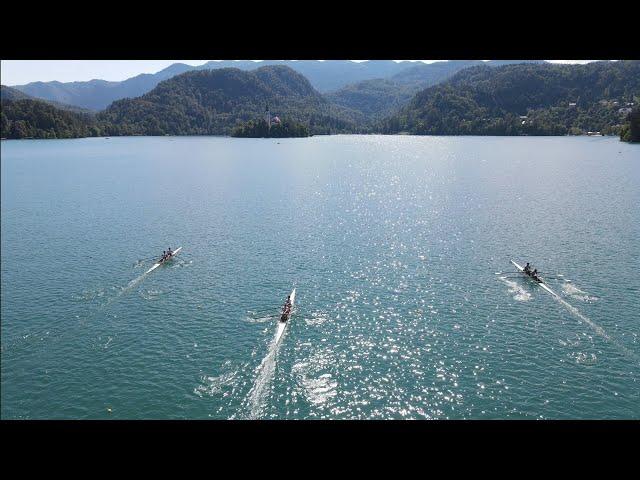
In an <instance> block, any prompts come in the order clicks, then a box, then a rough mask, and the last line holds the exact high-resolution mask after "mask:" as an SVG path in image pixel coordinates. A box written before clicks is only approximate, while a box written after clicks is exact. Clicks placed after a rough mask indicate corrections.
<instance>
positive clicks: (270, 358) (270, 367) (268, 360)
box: [246, 333, 280, 420]
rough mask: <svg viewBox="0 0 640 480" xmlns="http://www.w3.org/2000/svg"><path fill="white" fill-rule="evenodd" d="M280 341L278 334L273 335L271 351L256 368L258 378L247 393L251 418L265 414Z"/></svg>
mask: <svg viewBox="0 0 640 480" xmlns="http://www.w3.org/2000/svg"><path fill="white" fill-rule="evenodd" d="M279 345H280V343H279V342H278V341H277V333H276V336H274V337H273V340H272V341H271V344H270V345H269V352H268V353H267V355H266V356H265V357H264V358H263V359H262V362H261V363H260V365H258V367H257V368H256V379H255V381H254V383H253V386H252V387H251V390H249V394H248V395H247V402H246V405H247V407H248V410H249V418H250V419H252V420H254V419H259V418H262V416H263V415H264V413H265V412H264V410H265V407H266V400H267V396H268V393H269V389H270V387H271V381H272V380H273V375H274V373H275V371H276V357H277V354H278V349H279Z"/></svg>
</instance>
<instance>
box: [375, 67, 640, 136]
mask: <svg viewBox="0 0 640 480" xmlns="http://www.w3.org/2000/svg"><path fill="white" fill-rule="evenodd" d="M639 96H640V61H619V62H594V63H589V64H586V65H552V64H519V65H506V66H502V67H497V68H491V67H487V66H478V67H472V68H469V69H465V70H463V71H461V72H459V73H457V74H456V75H454V76H453V77H452V78H451V79H449V80H447V81H446V82H444V83H441V84H439V85H435V86H433V87H430V88H427V89H425V90H422V91H421V92H419V93H418V94H416V95H415V96H414V97H413V98H412V100H411V101H410V102H409V104H408V105H407V106H405V107H403V108H402V109H401V110H400V111H399V113H397V114H395V115H392V116H389V117H388V118H386V119H385V120H384V121H382V122H381V123H380V124H379V125H378V128H379V129H380V131H382V132H384V133H397V132H408V133H414V134H422V135H425V134H426V135H566V134H581V133H586V132H588V131H601V132H603V133H618V132H619V130H620V129H621V128H622V123H623V121H624V120H623V119H624V116H625V115H626V114H627V113H628V112H627V111H626V110H625V109H626V108H631V107H632V106H633V105H632V104H634V103H637V102H638V97H639Z"/></svg>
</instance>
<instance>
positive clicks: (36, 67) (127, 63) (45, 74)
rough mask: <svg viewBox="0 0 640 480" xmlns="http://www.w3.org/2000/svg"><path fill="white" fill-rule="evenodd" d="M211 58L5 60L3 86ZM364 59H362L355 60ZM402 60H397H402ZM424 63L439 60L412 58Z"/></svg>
mask: <svg viewBox="0 0 640 480" xmlns="http://www.w3.org/2000/svg"><path fill="white" fill-rule="evenodd" d="M208 61H209V60H2V62H1V64H2V65H1V67H2V68H1V72H2V75H1V77H2V78H1V82H2V85H22V84H25V83H29V82H37V81H41V82H50V81H53V80H58V81H59V82H73V81H87V80H92V79H96V78H97V79H101V80H111V81H120V80H125V79H127V78H130V77H134V76H136V75H139V74H141V73H155V72H158V71H160V70H162V69H163V68H166V67H168V66H169V65H171V64H172V63H186V64H187V65H202V64H203V63H206V62H208ZM354 61H362V60H354ZM399 61H400V60H396V62H399ZM410 61H421V62H425V63H431V62H435V61H436V60H410ZM550 61H552V62H558V63H587V62H589V61H590V60H550Z"/></svg>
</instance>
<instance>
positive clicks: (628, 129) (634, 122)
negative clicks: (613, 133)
mask: <svg viewBox="0 0 640 480" xmlns="http://www.w3.org/2000/svg"><path fill="white" fill-rule="evenodd" d="M627 119H628V120H629V123H628V124H627V125H625V126H623V127H622V130H621V131H620V140H622V141H623V142H631V143H637V142H640V107H636V108H635V109H634V110H633V111H632V112H631V113H630V114H629V116H628V117H627Z"/></svg>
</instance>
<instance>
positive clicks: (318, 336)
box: [1, 136, 640, 419]
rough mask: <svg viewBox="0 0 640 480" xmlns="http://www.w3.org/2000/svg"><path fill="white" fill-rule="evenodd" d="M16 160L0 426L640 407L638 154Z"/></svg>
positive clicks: (582, 148)
mask: <svg viewBox="0 0 640 480" xmlns="http://www.w3.org/2000/svg"><path fill="white" fill-rule="evenodd" d="M1 148H2V161H1V167H2V170H1V174H2V179H1V181H2V183H1V186H2V197H1V200H2V204H1V205H2V211H1V213H2V225H1V234H2V258H1V260H2V270H1V273H2V294H1V295H2V296H1V301H2V303H1V314H2V341H1V345H2V351H1V354H2V358H1V359H2V410H1V413H2V418H19V419H23V418H36V419H38V418H56V419H58V418H97V419H101V418H124V419H150V418H152V419H176V418H186V419H208V418H220V419H226V418H278V419H309V418H310V419H313V418H333V419H356V418H357V419H369V418H370V419H379V418H380V419H384V418H394V419H401V418H417V419H445V418H448V419H462V418H471V419H484V418H497V419H506V418H527V419H569V418H640V339H639V338H638V335H639V333H640V315H639V314H638V312H639V311H640V295H639V293H640V276H638V275H637V272H636V271H637V269H638V268H639V267H640V262H639V261H638V253H639V252H640V226H639V225H640V209H639V208H638V206H639V205H640V147H638V146H636V145H628V144H624V143H621V142H619V141H618V140H617V139H614V138H606V137H605V138H585V137H579V138H578V137H576V138H570V137H563V138H550V137H542V138H534V137H519V138H499V137H408V136H331V137H313V138H308V139H280V140H276V139H274V140H265V139H230V138H211V137H181V138H174V137H163V138H153V137H149V138H142V137H138V138H111V139H108V140H106V139H100V138H95V139H80V140H49V141H46V140H45V141H40V140H33V141H3V142H2V147H1ZM178 246H182V247H183V250H182V252H181V253H180V255H179V256H177V257H176V258H175V259H174V260H173V261H171V262H170V263H168V264H166V265H164V266H162V267H160V268H158V269H156V270H155V271H154V272H152V273H150V274H148V275H146V276H145V275H144V272H145V271H146V270H147V269H148V268H149V267H150V266H151V265H152V264H153V260H152V257H153V256H155V255H157V254H159V253H160V252H161V251H162V250H163V249H166V248H167V247H172V248H174V249H175V248H176V247H178ZM510 259H514V260H516V261H519V262H525V261H527V260H529V261H531V262H533V263H534V264H535V265H536V266H537V267H538V268H539V269H540V271H541V272H542V274H543V276H544V275H545V274H546V275H547V277H548V284H549V286H550V288H551V289H552V290H554V291H555V292H556V293H557V294H558V296H559V298H557V299H556V298H555V297H553V296H552V295H550V294H548V293H547V292H545V291H544V290H542V289H541V288H540V287H539V286H538V285H536V284H534V283H532V282H531V281H529V280H527V279H525V278H519V277H518V276H514V275H513V274H512V273H513V271H514V269H513V267H512V266H511V264H510V262H509V260H510ZM293 287H296V288H297V298H296V308H295V310H294V314H293V316H292V318H291V321H290V323H289V324H288V327H287V330H286V332H285V335H284V337H283V338H282V340H281V342H280V343H279V344H278V345H274V344H273V338H274V335H275V331H276V321H277V314H278V312H279V308H280V305H281V304H282V302H283V301H284V298H285V297H286V295H287V294H288V293H289V292H290V291H291V289H292V288H293ZM109 410H110V411H109Z"/></svg>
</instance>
